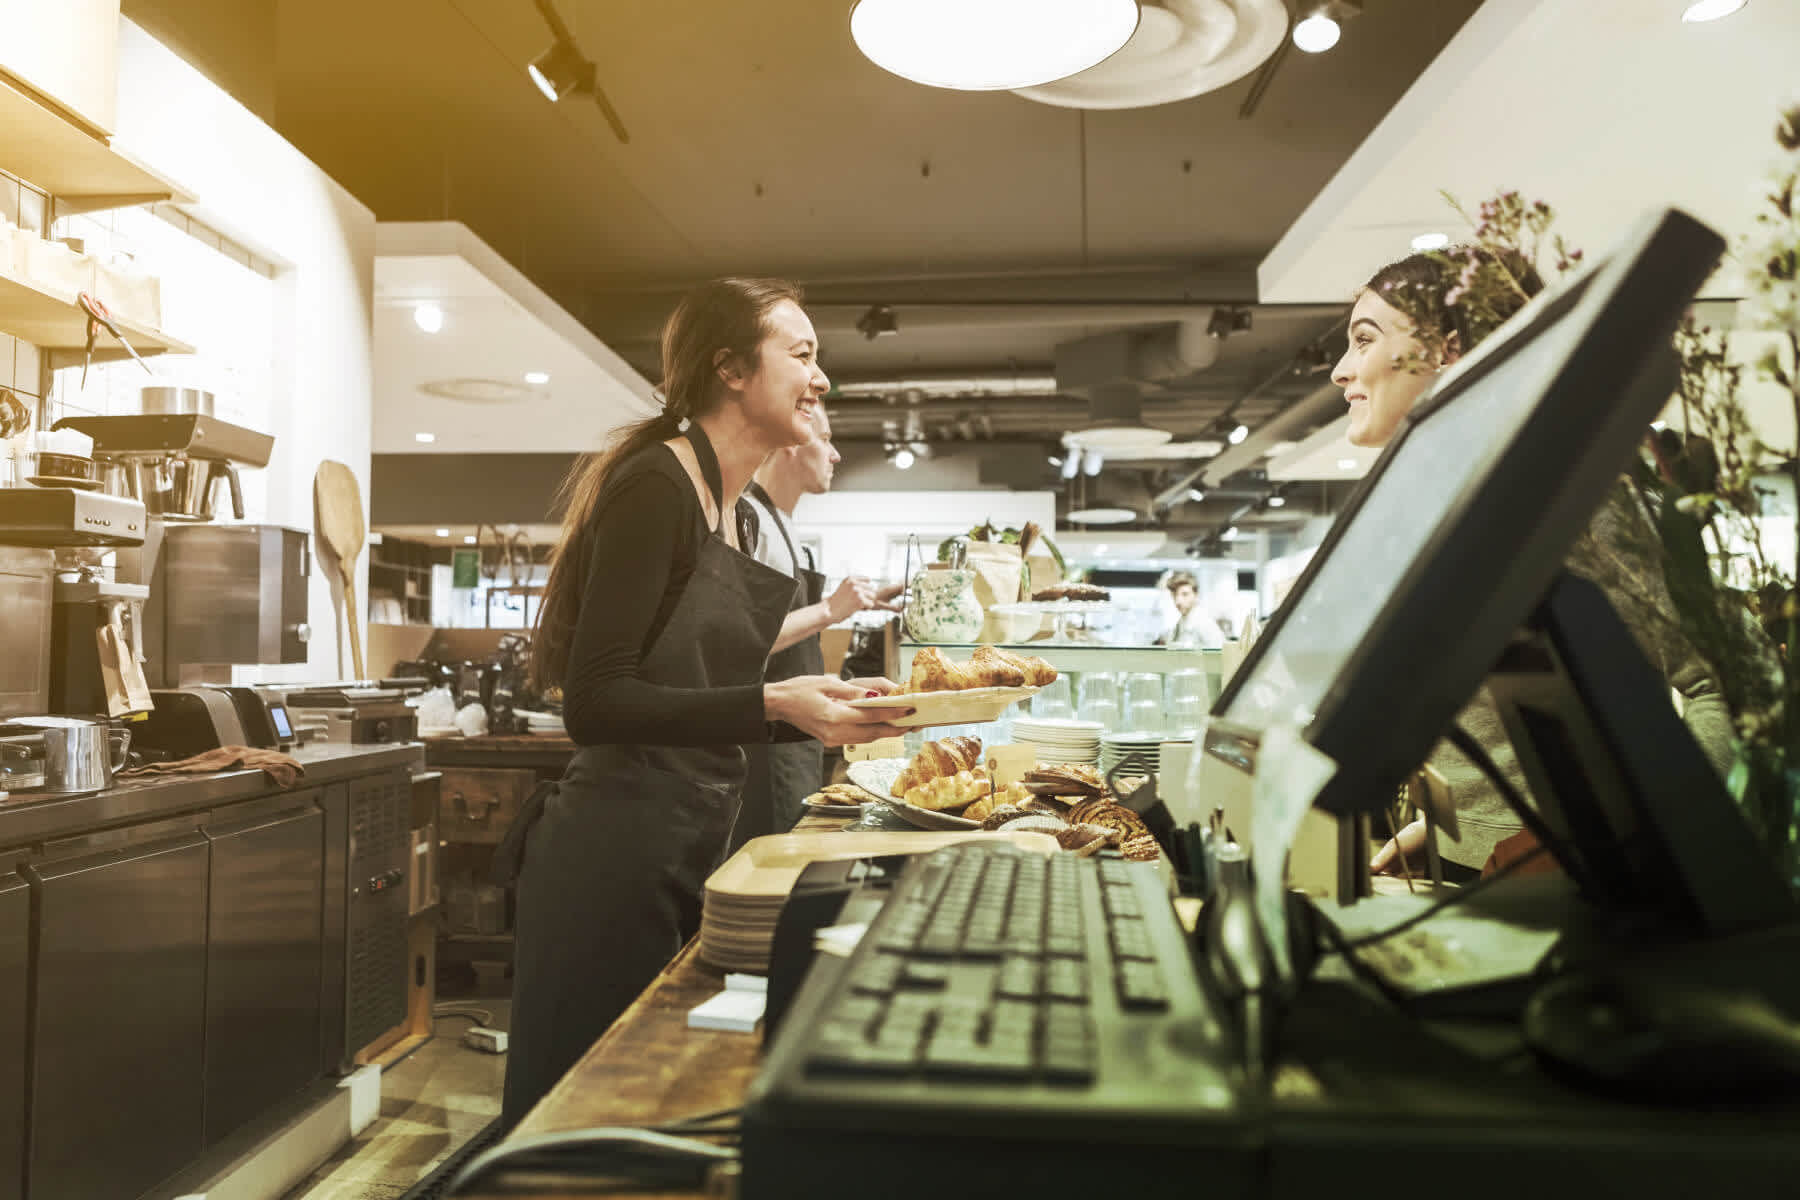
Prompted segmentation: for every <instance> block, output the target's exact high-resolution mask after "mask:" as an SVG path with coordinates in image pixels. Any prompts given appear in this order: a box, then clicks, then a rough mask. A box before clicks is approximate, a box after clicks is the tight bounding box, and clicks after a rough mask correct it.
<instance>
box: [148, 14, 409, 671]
mask: <svg viewBox="0 0 1800 1200" xmlns="http://www.w3.org/2000/svg"><path fill="white" fill-rule="evenodd" d="M118 95H119V106H118V122H117V134H116V136H115V139H114V140H115V144H116V145H118V146H119V147H120V148H121V149H124V150H126V151H127V152H129V153H130V154H132V155H134V156H135V157H137V158H139V159H141V160H143V161H144V162H145V163H147V164H148V165H150V166H151V167H153V168H154V169H156V170H157V171H160V172H162V173H163V174H164V175H167V176H168V177H170V178H171V179H174V180H175V181H177V182H178V183H179V184H180V185H181V186H182V187H183V188H185V189H186V190H187V191H188V192H189V193H190V194H192V195H194V196H195V197H197V198H198V201H199V203H198V204H197V205H196V206H194V207H193V209H192V211H193V213H194V215H195V216H197V217H199V218H200V219H202V220H204V221H206V222H207V223H208V224H210V225H212V226H213V227H214V228H216V229H218V230H220V231H221V232H224V233H226V234H229V235H230V236H231V237H233V238H235V239H237V240H238V241H240V242H241V243H243V244H244V245H245V246H246V247H248V248H250V249H252V250H254V251H255V252H256V253H257V254H259V255H261V256H263V257H265V258H267V259H269V260H270V261H272V262H274V263H275V264H277V266H278V270H277V272H276V274H275V277H274V280H273V303H272V306H271V312H272V318H271V320H272V333H271V347H272V354H271V364H270V370H269V372H268V383H267V388H266V393H265V394H264V395H262V396H260V397H259V396H244V397H241V398H240V399H239V404H240V405H241V408H240V410H239V411H241V412H243V413H244V414H245V416H244V420H245V423H247V424H250V425H252V426H253V427H255V428H258V429H260V430H262V431H264V432H266V433H270V434H273V435H274V437H275V451H274V456H273V458H272V459H271V460H270V462H269V466H268V468H267V470H266V471H264V472H262V473H261V478H260V480H259V481H258V483H259V484H260V489H261V491H262V505H261V507H262V511H261V512H260V513H251V514H249V515H250V516H251V518H252V519H259V518H260V519H261V520H264V521H268V522H271V523H274V524H278V525H287V526H290V527H293V528H299V529H307V530H310V529H312V527H313V489H312V481H313V475H314V472H315V471H316V470H317V469H318V465H319V462H320V461H321V460H322V459H326V458H333V459H337V460H338V461H340V462H343V463H346V464H348V465H349V467H350V469H351V470H352V471H353V472H355V474H356V477H357V479H358V480H359V481H360V482H361V483H362V487H363V504H364V512H365V513H366V512H367V511H368V507H367V506H368V482H369V431H370V424H371V405H372V397H373V394H374V385H373V379H374V368H373V352H372V340H371V333H370V331H371V328H372V314H373V296H374V270H375V215H374V213H372V212H371V211H370V210H369V209H368V208H366V207H365V206H364V205H362V204H361V203H360V202H358V201H357V200H356V199H355V198H354V197H353V196H351V195H350V193H349V192H347V191H345V190H344V189H343V188H342V187H340V186H338V184H336V183H335V182H333V181H332V180H331V178H330V177H328V176H327V175H326V174H325V173H324V172H323V171H321V170H319V168H318V167H316V166H314V165H313V164H312V163H311V162H310V161H308V160H307V159H306V158H305V157H304V156H303V155H302V154H300V152H299V151H297V150H295V149H294V148H293V147H292V146H291V145H289V144H288V143H287V142H286V141H284V140H283V139H282V138H281V137H279V136H278V135H277V134H276V133H275V131H274V130H272V129H270V128H269V127H268V126H267V125H265V124H263V122H262V121H260V120H258V119H257V118H256V117H255V116H254V115H252V114H251V113H250V111H249V110H248V109H245V108H244V107H243V106H242V105H240V104H238V103H237V102H236V101H235V100H233V99H231V97H230V96H228V95H226V93H224V92H223V91H221V90H220V89H219V88H218V87H216V86H214V85H213V84H212V83H211V82H210V81H208V80H207V79H206V78H205V77H204V76H202V75H201V74H200V73H199V72H198V71H196V70H195V69H194V68H192V67H190V66H188V65H187V64H186V63H184V62H183V61H181V59H179V58H178V57H177V56H176V55H175V54H174V53H173V52H172V51H170V50H169V49H167V48H166V47H164V46H163V45H161V44H160V43H158V42H157V41H156V40H155V39H153V38H152V37H150V36H149V35H148V34H147V33H145V32H144V31H143V30H141V29H139V28H138V27H137V26H135V25H133V24H132V23H131V22H130V21H124V20H122V21H121V22H120V30H119V88H118ZM171 286H178V285H174V284H171ZM175 315H176V314H175V313H174V312H171V313H170V316H171V317H174V316H175ZM195 323H196V324H197V325H205V324H207V322H206V321H204V320H197V321H196V322H195ZM170 332H171V333H173V334H174V335H175V336H177V337H184V338H186V339H187V340H190V341H192V342H193V343H194V344H195V346H196V347H197V348H198V350H199V355H198V357H200V358H205V357H206V356H207V354H208V346H207V344H206V338H205V330H204V329H200V328H197V329H194V330H191V331H189V330H184V329H182V328H178V327H173V326H172V327H171V329H170ZM190 332H191V333H192V334H194V335H197V336H190ZM218 349H219V350H221V351H222V350H223V348H222V347H220V348H218ZM249 490H250V489H249V488H248V487H247V488H246V491H247V492H248V491H249ZM248 499H249V497H248V496H247V497H246V500H248ZM367 574H368V554H367V552H366V551H365V552H364V553H363V555H362V556H361V557H360V558H359V560H358V563H357V589H358V593H359V596H361V597H366V596H367V593H368V589H367ZM336 592H337V589H336V588H335V587H334V586H333V582H332V581H331V580H329V579H328V578H327V575H326V572H325V571H324V570H322V569H321V568H320V566H319V564H318V560H317V557H316V548H315V559H314V574H313V579H312V584H311V592H310V598H309V599H310V604H309V607H310V613H311V623H312V626H313V629H314V630H315V635H314V639H313V642H312V647H311V652H310V655H309V657H308V661H307V663H306V664H304V665H301V664H294V665H291V666H282V667H263V668H255V669H245V668H240V669H239V673H240V675H241V676H242V677H244V678H246V679H259V680H260V679H268V680H277V679H280V680H303V679H323V678H335V677H338V676H340V675H348V674H349V672H350V665H349V656H348V651H347V650H346V651H345V653H344V660H343V663H342V665H341V666H340V664H339V659H338V640H339V639H338V638H337V637H335V636H333V632H332V631H333V630H334V629H339V628H341V627H342V626H341V619H340V616H339V613H340V610H339V608H338V607H337V606H336V605H335V604H334V596H335V595H336Z"/></svg>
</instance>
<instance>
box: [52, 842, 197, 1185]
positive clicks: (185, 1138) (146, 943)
mask: <svg viewBox="0 0 1800 1200" xmlns="http://www.w3.org/2000/svg"><path fill="white" fill-rule="evenodd" d="M207 858H208V848H207V843H206V839H205V838H203V837H201V836H200V833H199V831H198V829H197V828H196V822H195V821H193V820H191V819H190V820H186V821H174V822H170V821H161V822H156V823H155V824H153V825H144V826H137V827H134V828H130V829H124V830H115V831H112V832H109V833H104V834H94V835H91V836H88V837H83V838H72V839H69V840H67V841H64V842H60V843H56V842H53V843H51V844H49V845H48V846H46V847H45V852H44V854H43V855H42V856H41V857H40V858H38V859H37V860H36V861H34V862H32V863H29V864H27V865H26V866H25V867H24V868H23V874H24V875H25V877H26V878H27V879H28V880H29V881H30V882H31V885H32V888H33V890H34V891H35V892H36V900H37V909H38V938H37V946H36V949H35V952H34V960H35V961H34V969H33V973H32V974H33V979H34V988H35V993H36V1002H35V1004H34V1005H33V1006H32V1017H31V1036H32V1042H33V1046H34V1048H35V1065H34V1069H33V1072H32V1081H31V1085H30V1111H31V1127H30V1132H29V1135H28V1136H29V1148H28V1153H27V1164H26V1172H27V1183H28V1190H29V1192H30V1194H31V1195H33V1196H38V1197H62V1196H70V1197H73V1196H94V1197H100V1196H118V1197H129V1196H137V1195H139V1194H141V1193H142V1192H144V1191H145V1190H146V1189H148V1188H150V1187H153V1186H155V1185H156V1184H157V1183H160V1182H161V1181H162V1180H164V1179H166V1178H168V1177H169V1176H170V1175H172V1174H173V1173H174V1172H176V1171H178V1170H180V1169H181V1168H182V1167H184V1166H186V1165H187V1164H188V1163H189V1162H190V1161H192V1160H193V1159H194V1158H195V1156H197V1155H198V1154H199V1153H200V1150H201V1138H202V1109H201V1104H202V1095H201V1062H202V1057H201V1056H202V1054H203V1052H204V1033H205V1020H204V1018H205V1007H204V1006H205V1002H206V876H207Z"/></svg>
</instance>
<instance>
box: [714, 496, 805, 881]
mask: <svg viewBox="0 0 1800 1200" xmlns="http://www.w3.org/2000/svg"><path fill="white" fill-rule="evenodd" d="M745 492H746V494H747V495H749V496H750V498H751V499H752V500H754V501H755V502H756V503H757V504H759V505H761V506H762V508H763V509H765V510H766V511H767V513H768V518H767V519H768V520H770V521H773V522H774V523H775V528H776V530H777V531H778V532H779V533H780V534H781V540H782V541H783V542H784V543H786V545H787V552H788V561H789V562H791V563H793V564H794V578H796V579H797V580H799V581H800V586H799V588H797V589H796V590H795V592H794V603H793V607H792V608H791V609H789V611H790V612H798V611H799V610H800V609H802V608H806V607H808V606H810V605H814V604H817V603H818V602H819V601H820V600H822V599H824V596H825V576H823V575H821V574H819V572H817V571H815V570H813V569H812V567H813V561H812V552H811V551H810V550H809V551H808V552H807V558H806V562H807V565H806V566H804V567H802V566H801V565H800V555H799V553H798V551H797V550H796V549H795V547H794V539H793V538H792V537H790V536H789V535H788V529H787V521H786V520H785V519H784V518H783V517H782V515H781V514H780V513H779V512H777V511H776V510H775V502H774V501H773V500H770V499H769V493H767V492H765V491H764V490H763V489H762V485H760V484H758V483H756V482H755V481H752V482H751V484H750V486H749V487H748V488H746V489H745ZM824 673H825V652H824V650H823V649H821V648H820V646H819V636H818V635H817V634H814V635H813V636H812V637H809V638H806V639H804V640H802V641H798V642H795V643H794V644H793V645H792V646H789V647H788V648H787V649H786V650H777V651H776V652H775V653H773V654H771V655H769V665H768V670H767V674H766V675H765V678H766V679H768V680H769V681H771V682H773V681H775V680H778V679H793V678H796V677H797V676H800V675H823V674H824ZM744 756H745V758H746V759H747V760H748V767H749V774H748V776H747V777H746V778H745V780H744V803H743V804H742V805H741V806H739V808H738V819H737V824H736V825H735V826H734V827H733V828H732V831H731V848H732V849H733V850H736V849H737V848H738V847H739V846H741V845H743V844H744V843H745V842H747V841H749V840H750V839H751V838H753V837H761V836H763V835H764V834H768V833H786V832H787V831H788V830H790V829H792V828H793V827H794V825H795V824H796V823H797V822H798V821H799V820H800V813H801V810H802V809H803V808H804V805H802V804H801V801H802V800H804V799H805V798H806V797H808V796H810V795H812V794H813V793H814V792H816V791H818V790H819V789H820V788H821V787H823V786H824V785H825V747H824V746H822V745H820V744H819V743H818V742H817V741H814V740H813V739H811V738H808V739H807V740H805V741H803V742H777V743H774V744H772V745H770V744H764V745H760V746H745V747H744Z"/></svg>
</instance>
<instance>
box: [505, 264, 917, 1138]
mask: <svg viewBox="0 0 1800 1200" xmlns="http://www.w3.org/2000/svg"><path fill="white" fill-rule="evenodd" d="M662 369H663V382H662V390H663V393H664V395H665V396H666V397H667V399H666V401H665V403H664V407H663V411H662V413H661V414H660V415H658V416H656V417H653V418H651V419H650V420H647V421H642V422H639V423H638V424H635V425H632V426H629V427H627V428H626V429H625V430H623V431H622V433H621V434H620V435H619V436H617V437H616V438H615V439H614V441H613V443H612V445H611V447H610V448H609V449H608V450H607V451H606V452H605V453H604V454H601V455H599V456H598V457H596V458H594V459H592V460H590V461H588V462H586V463H584V464H583V465H581V466H578V467H577V468H576V470H575V471H574V472H573V473H571V475H570V478H569V480H568V482H567V483H566V484H565V489H566V492H565V494H566V495H567V496H568V497H569V503H568V509H567V513H566V515H565V517H564V520H563V532H562V537H561V540H560V541H559V543H558V545H557V547H556V550H555V553H554V555H553V557H552V558H551V563H550V576H549V579H548V581H547V583H546V585H545V591H544V602H543V608H542V611H541V615H540V618H539V624H538V630H537V635H536V638H535V639H534V643H533V645H534V653H533V655H532V674H533V683H534V684H535V685H536V686H537V687H539V688H549V687H552V686H561V688H562V691H563V723H564V724H565V725H566V726H567V728H568V731H569V736H570V738H571V739H572V740H573V741H574V742H575V743H576V746H577V750H576V752H575V755H574V757H573V758H572V759H571V761H570V763H569V767H568V770H567V771H566V772H565V773H564V774H563V777H562V778H561V779H560V780H559V781H557V782H556V783H554V784H549V785H546V786H545V787H542V788H540V789H539V790H538V792H537V793H536V794H535V795H534V796H533V797H532V801H531V803H530V804H529V805H528V806H527V810H526V811H525V812H523V813H521V814H520V817H519V819H518V820H517V821H516V822H515V823H514V826H513V828H512V829H511V830H509V831H508V833H507V836H506V840H505V843H504V844H503V845H502V846H501V847H500V849H499V851H498V852H497V853H496V855H495V858H496V866H497V869H498V872H499V874H500V875H501V877H502V878H503V879H505V878H507V877H508V876H510V877H511V878H512V879H516V882H517V888H518V893H517V902H516V922H515V942H514V950H515V957H514V975H513V1009H512V1048H511V1052H510V1054H509V1056H508V1061H507V1070H506V1087H505V1096H504V1100H503V1104H502V1110H501V1118H502V1120H503V1122H504V1123H505V1125H506V1127H507V1128H511V1127H512V1126H513V1125H514V1124H516V1123H517V1122H518V1120H519V1119H520V1118H521V1117H522V1116H524V1114H525V1113H526V1112H527V1111H528V1110H529V1109H530V1107H531V1106H532V1105H533V1104H535V1103H536V1102H537V1100H538V1099H539V1098H540V1097H541V1096H543V1095H544V1093H545V1092H547V1091H548V1090H549V1089H550V1087H551V1086H552V1085H553V1084H554V1083H555V1082H556V1081H557V1079H559V1078H560V1077H561V1076H562V1075H563V1074H564V1073H565V1072H566V1071H567V1070H568V1069H569V1068H570V1067H571V1066H573V1065H574V1063H575V1062H576V1060H577V1059H578V1058H580V1056H581V1055H582V1054H583V1053H585V1052H586V1051H587V1049H588V1047H589V1046H590V1045H592V1044H593V1042H594V1041H595V1040H596V1039H597V1038H598V1037H599V1036H600V1034H601V1033H603V1032H604V1031H605V1030H606V1028H607V1026H609V1025H611V1024H612V1022H613V1020H614V1019H615V1018H617V1017H618V1016H619V1014H620V1013H622V1012H623V1011H624V1010H625V1008H626V1007H627V1006H628V1005H629V1004H630V1003H631V1001H632V999H633V998H634V997H636V996H637V994H638V993H639V992H640V991H642V990H643V988H644V987H645V985H647V984H648V983H649V982H650V981H651V979H653V978H654V977H655V976H656V973H657V972H658V971H660V970H661V969H662V967H663V966H664V965H665V964H667V963H668V961H669V960H670V959H671V958H673V957H674V956H675V954H676V953H677V952H678V951H679V950H680V948H681V946H682V945H683V943H684V942H686V941H687V940H688V939H689V938H690V937H692V936H693V935H694V933H695V932H696V931H697V930H698V927H699V922H700V902H701V888H702V885H703V883H704V881H705V879H706V876H707V875H708V874H709V873H710V872H711V871H712V870H713V868H714V867H716V866H717V865H718V863H719V862H720V860H721V858H722V854H723V851H724V849H725V844H726V838H727V835H728V834H729V833H730V831H731V824H732V821H733V819H734V817H735V816H736V811H737V806H738V794H739V789H740V788H741V787H742V785H743V782H744V771H745V765H744V752H743V750H742V749H741V748H740V747H741V746H742V745H743V744H744V743H749V742H760V741H768V740H770V737H771V736H772V733H773V734H776V735H780V734H781V733H784V732H791V731H798V733H799V734H800V735H804V736H809V737H813V738H817V739H819V740H820V741H822V742H825V743H827V744H831V745H840V744H844V743H848V742H859V741H865V740H870V739H874V738H879V737H887V736H892V735H895V734H898V733H899V732H900V731H899V730H897V729H894V728H892V727H890V726H888V725H886V724H884V723H881V720H880V718H879V717H877V716H875V715H874V714H873V713H870V712H868V711H866V710H863V709H858V708H852V707H850V706H848V705H847V704H846V703H845V702H846V701H848V700H852V699H856V698H858V697H861V696H864V695H866V694H868V691H869V690H871V689H872V690H876V691H881V692H887V691H892V690H893V687H894V685H893V684H891V683H889V682H888V681H886V680H857V681H851V682H845V681H842V680H838V679H834V678H830V677H827V676H822V675H811V676H799V677H796V678H791V679H783V680H776V681H769V682H765V680H764V678H763V668H764V664H765V662H766V660H767V659H768V656H769V650H770V647H772V646H773V645H774V643H775V639H776V636H777V634H778V633H779V632H780V630H781V626H782V622H783V620H784V618H785V617H786V616H787V613H788V610H789V607H790V601H791V599H792V597H793V593H794V587H795V584H794V580H793V578H792V577H791V576H789V575H785V574H783V573H782V572H780V571H777V570H775V569H774V568H772V567H768V566H765V565H763V564H762V563H759V562H757V561H756V560H755V559H754V558H751V557H750V556H749V554H748V553H746V549H747V548H750V547H754V546H755V544H756V537H757V520H756V514H755V511H754V509H753V508H752V507H751V506H750V505H749V503H748V502H747V501H744V500H743V499H741V498H740V493H741V492H743V490H744V489H745V487H746V485H747V484H748V483H749V482H750V478H751V475H752V474H753V473H754V472H755V470H756V468H757V467H758V465H760V464H761V463H762V461H763V460H764V459H765V458H766V457H768V455H769V454H770V453H771V452H773V451H775V450H779V449H781V448H782V447H784V446H791V445H796V444H798V443H801V442H804V441H806V440H808V439H809V438H811V437H812V435H813V430H812V419H813V418H812V413H813V411H814V410H815V409H816V408H817V407H818V405H819V398H820V397H821V396H822V395H823V394H824V393H825V390H826V389H827V387H829V386H830V385H829V383H828V381H827V380H826V378H825V374H824V372H823V371H821V370H820V369H819V363H818V338H817V335H816V334H815V333H814V332H813V327H812V322H811V321H810V320H808V319H807V315H806V313H805V311H804V310H803V309H802V308H801V307H800V293H799V291H798V290H797V289H796V288H795V287H794V286H793V285H791V284H788V283H784V282H781V281H778V280H763V279H721V280H715V281H713V282H711V283H708V284H705V285H703V286H701V287H699V288H697V289H696V290H694V291H693V292H691V293H689V294H688V295H687V296H686V297H684V298H683V299H682V300H681V302H680V303H679V304H678V305H677V306H676V308H675V311H674V312H673V313H672V314H671V315H670V317H669V319H668V322H667V324H666V325H665V326H664V328H663V335H662ZM772 722H780V723H784V724H785V726H787V727H791V729H790V730H786V731H783V730H777V729H776V728H775V727H774V726H772V725H771V723H772Z"/></svg>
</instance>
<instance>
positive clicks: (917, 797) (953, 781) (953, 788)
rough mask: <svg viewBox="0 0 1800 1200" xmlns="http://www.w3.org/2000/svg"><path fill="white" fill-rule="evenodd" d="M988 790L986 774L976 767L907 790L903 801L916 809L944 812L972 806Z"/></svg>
mask: <svg viewBox="0 0 1800 1200" xmlns="http://www.w3.org/2000/svg"><path fill="white" fill-rule="evenodd" d="M989 790H990V785H989V783H988V777H987V772H986V771H984V770H982V769H981V768H979V767H977V768H976V769H974V770H973V771H958V772H957V773H956V774H954V775H943V776H940V777H938V778H936V779H932V780H928V781H926V782H925V783H922V784H920V785H919V786H918V787H915V788H911V789H909V790H908V791H907V793H906V795H905V796H904V797H903V799H905V801H906V802H907V803H908V804H911V805H914V806H915V807H918V808H928V809H930V810H932V811H933V812H945V811H947V810H949V809H953V808H964V807H966V806H968V805H970V804H973V803H974V802H975V801H977V800H979V799H981V798H982V797H983V796H985V795H987V794H988V791H989Z"/></svg>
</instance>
